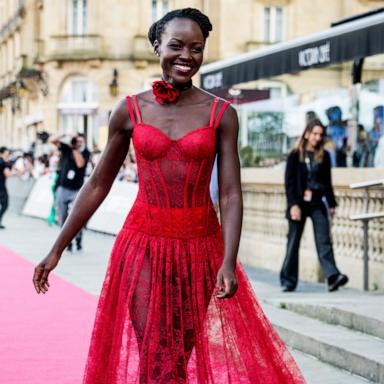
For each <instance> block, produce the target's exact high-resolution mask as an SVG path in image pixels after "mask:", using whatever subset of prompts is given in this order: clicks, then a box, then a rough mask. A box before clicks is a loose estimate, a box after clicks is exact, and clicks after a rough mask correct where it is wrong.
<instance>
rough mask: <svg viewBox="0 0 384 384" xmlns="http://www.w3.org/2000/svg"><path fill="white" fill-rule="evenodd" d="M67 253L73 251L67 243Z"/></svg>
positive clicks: (70, 244)
mask: <svg viewBox="0 0 384 384" xmlns="http://www.w3.org/2000/svg"><path fill="white" fill-rule="evenodd" d="M67 251H68V252H73V249H72V243H69V244H68V246H67Z"/></svg>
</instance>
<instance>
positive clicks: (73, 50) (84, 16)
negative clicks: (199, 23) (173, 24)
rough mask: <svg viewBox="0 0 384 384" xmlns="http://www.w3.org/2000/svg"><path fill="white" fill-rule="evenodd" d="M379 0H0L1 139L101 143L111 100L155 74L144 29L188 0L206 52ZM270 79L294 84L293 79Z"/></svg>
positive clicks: (306, 28) (303, 30)
mask: <svg viewBox="0 0 384 384" xmlns="http://www.w3.org/2000/svg"><path fill="white" fill-rule="evenodd" d="M383 5H384V1H374V0H336V1H335V0H312V1H308V0H241V1H233V0H193V1H186V0H130V1H117V0H105V1H100V0H49V1H47V0H0V112H1V114H0V143H1V144H5V145H8V146H10V147H12V148H21V149H27V148H28V147H29V146H30V144H31V143H32V142H33V141H34V140H35V138H36V133H37V132H38V131H42V130H45V131H48V132H74V131H81V132H84V133H85V134H86V136H87V140H88V144H89V145H90V146H91V147H92V146H93V145H96V144H97V145H99V146H102V145H103V143H104V142H105V137H106V125H107V119H108V114H109V113H110V111H111V110H112V108H113V106H114V104H116V102H117V100H118V99H119V98H121V97H123V96H124V95H126V94H129V93H133V92H138V91H140V90H141V89H143V88H145V87H147V86H148V84H149V83H150V81H151V80H152V79H153V78H157V77H159V76H160V70H159V66H158V63H157V58H156V57H155V56H154V54H153V52H152V50H151V47H150V46H149V44H148V42H147V39H146V34H147V29H148V27H149V25H150V24H151V22H152V21H153V20H155V19H157V18H159V17H161V16H162V15H163V14H164V13H165V12H166V11H168V10H170V9H174V8H181V7H186V6H191V7H196V8H199V9H201V10H202V11H203V12H205V13H206V14H208V15H209V17H210V18H211V20H212V23H213V25H214V31H213V33H212V36H211V37H210V39H209V41H208V45H207V49H206V61H207V62H210V61H214V60H218V59H222V58H227V57H232V56H235V55H237V54H240V53H244V52H246V51H249V50H253V49H257V48H259V47H261V46H264V45H266V44H273V43H275V42H277V41H281V40H288V39H292V38H295V37H299V36H304V35H307V34H310V33H313V32H316V31H319V30H322V29H325V28H327V27H329V25H330V23H331V22H332V21H334V20H337V19H341V18H344V17H348V16H351V15H354V14H358V13H362V12H366V11H368V10H371V9H374V8H378V7H380V6H383ZM343 70H344V69H343V68H339V69H337V71H336V72H335V71H333V72H331V75H330V74H329V73H330V72H329V71H326V70H325V71H324V72H322V73H323V75H324V76H323V77H324V78H323V79H321V78H319V76H318V73H316V74H313V75H311V73H310V72H308V73H307V74H304V75H303V76H305V78H306V82H313V84H314V85H316V83H319V84H321V85H322V86H323V84H324V82H329V84H330V86H333V85H334V84H335V83H337V82H340V81H342V79H343V77H345V76H344V75H343V73H344V72H343ZM345 71H347V69H345ZM348 79H349V78H348ZM279 80H280V81H282V82H283V83H284V82H286V83H287V84H288V85H289V86H290V87H291V88H293V89H294V90H295V91H300V82H294V81H293V80H291V78H290V77H286V78H284V77H281V79H279ZM307 84H308V83H307Z"/></svg>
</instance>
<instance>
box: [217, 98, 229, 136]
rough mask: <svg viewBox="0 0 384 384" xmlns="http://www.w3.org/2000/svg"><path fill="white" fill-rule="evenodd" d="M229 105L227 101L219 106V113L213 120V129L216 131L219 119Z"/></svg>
mask: <svg viewBox="0 0 384 384" xmlns="http://www.w3.org/2000/svg"><path fill="white" fill-rule="evenodd" d="M229 104H230V102H229V101H227V100H226V101H224V103H223V104H222V105H221V108H220V110H219V113H218V114H217V117H216V120H215V124H214V126H213V128H214V129H216V128H217V127H218V125H219V123H220V120H221V117H222V116H223V113H224V112H225V110H226V109H227V107H228V105H229Z"/></svg>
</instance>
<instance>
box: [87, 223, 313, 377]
mask: <svg viewBox="0 0 384 384" xmlns="http://www.w3.org/2000/svg"><path fill="white" fill-rule="evenodd" d="M222 257H223V243H222V235H221V233H220V231H218V232H217V233H215V234H212V235H209V236H206V237H200V238H197V239H172V238H160V237H153V236H149V235H148V234H146V233H140V232H137V231H133V230H130V229H128V228H123V230H122V231H121V232H120V234H119V235H118V237H117V239H116V242H115V245H114V248H113V250H112V254H111V259H110V262H109V266H108V270H107V274H106V278H105V281H104V285H103V289H102V292H101V296H100V300H99V304H98V309H97V314H96V320H95V326H94V331H93V335H92V340H91V345H90V351H89V356H88V361H87V366H86V370H85V375H84V381H83V383H84V384H133V383H135V384H143V383H145V384H154V383H156V384H176V383H177V384H184V383H185V384H186V383H188V384H230V383H233V384H258V383H260V384H290V383H305V380H304V378H303V376H302V375H301V373H300V370H299V369H298V367H297V366H296V363H295V361H294V360H293V358H292V356H291V355H290V353H289V352H288V350H287V348H286V347H285V345H284V343H283V342H282V341H281V339H280V338H279V336H278V335H277V333H276V332H275V330H274V329H273V328H272V326H271V325H270V323H269V321H268V320H267V318H266V317H265V315H264V313H263V311H262V309H261V307H260V305H259V303H258V301H257V299H256V297H255V294H254V292H253V290H252V288H251V285H250V283H249V281H248V279H247V277H246V275H245V273H244V271H243V269H242V267H241V265H238V266H237V272H236V273H237V278H238V283H239V289H238V291H237V293H236V294H235V296H234V297H233V298H231V299H224V300H223V299H217V298H216V295H215V285H216V274H217V271H218V269H219V268H220V266H221V262H222Z"/></svg>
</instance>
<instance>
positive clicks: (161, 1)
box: [152, 0, 169, 22]
mask: <svg viewBox="0 0 384 384" xmlns="http://www.w3.org/2000/svg"><path fill="white" fill-rule="evenodd" d="M167 12H169V0H152V22H155V21H156V20H159V19H161V18H162V17H163V16H164V15H165V14H166V13H167Z"/></svg>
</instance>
